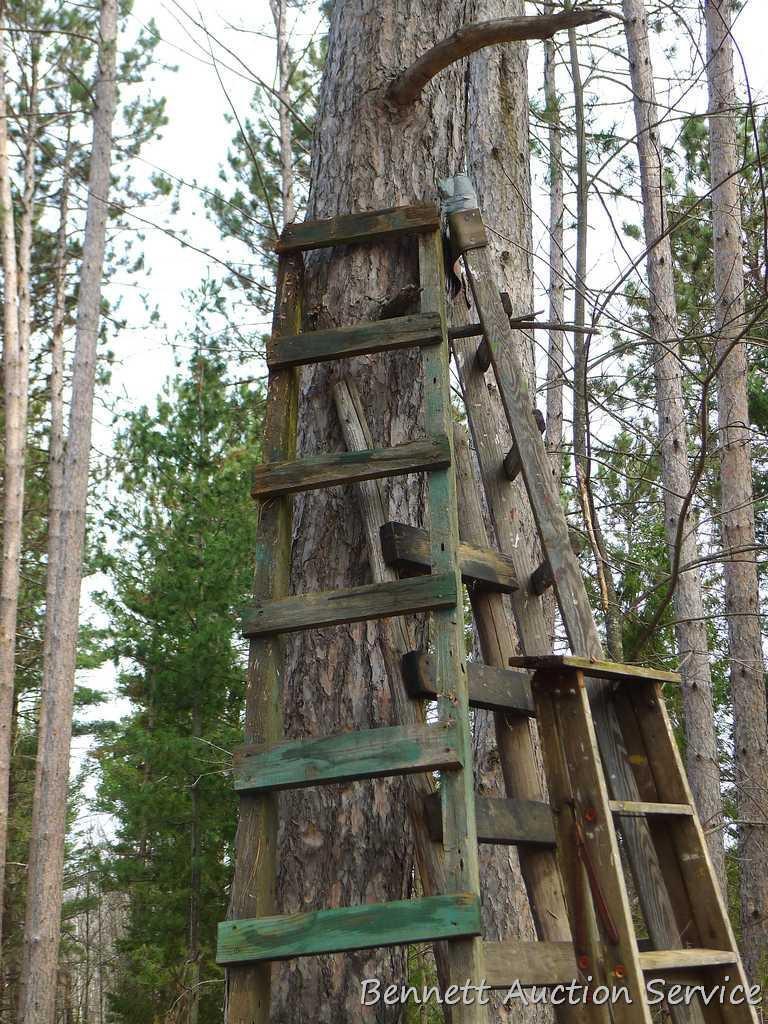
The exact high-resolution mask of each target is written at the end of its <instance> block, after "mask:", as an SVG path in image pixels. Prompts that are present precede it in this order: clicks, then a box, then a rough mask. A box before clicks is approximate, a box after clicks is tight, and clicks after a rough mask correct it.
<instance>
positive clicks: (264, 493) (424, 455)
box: [251, 436, 451, 501]
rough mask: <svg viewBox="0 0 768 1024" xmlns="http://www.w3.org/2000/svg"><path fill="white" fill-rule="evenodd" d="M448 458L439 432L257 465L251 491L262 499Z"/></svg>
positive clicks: (412, 469)
mask: <svg viewBox="0 0 768 1024" xmlns="http://www.w3.org/2000/svg"><path fill="white" fill-rule="evenodd" d="M450 461H451V450H450V445H449V443H448V438H446V437H439V436H438V437H430V438H425V439H424V440H422V441H407V442H406V443H405V444H399V445H396V446H395V447H394V448H369V449H367V450H365V451H361V452H332V453H331V454H329V455H309V456H307V457H306V458H304V459H295V460H293V461H292V462H278V463H272V464H270V463H264V464H262V465H260V466H256V467H255V469H254V471H253V485H252V488H251V494H252V495H253V497H254V498H258V499H260V500H262V501H263V500H265V499H266V498H275V497H280V496H282V495H285V494H296V493H298V492H299V491H313V490H317V489H318V488H320V487H340V486H345V485H346V484H352V483H359V482H360V481H361V480H377V479H380V478H381V477H385V476H403V475H404V474H406V473H419V472H423V471H425V470H432V469H440V468H442V467H444V466H448V465H450Z"/></svg>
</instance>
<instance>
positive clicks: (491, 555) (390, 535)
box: [381, 523, 518, 594]
mask: <svg viewBox="0 0 768 1024" xmlns="http://www.w3.org/2000/svg"><path fill="white" fill-rule="evenodd" d="M381 551H382V554H383V556H384V561H385V562H386V563H387V565H389V566H392V567H393V568H395V569H410V570H416V571H420V572H429V569H430V565H431V561H432V556H431V551H430V542H429V533H428V532H427V531H426V530H420V529H419V528H418V527H417V526H408V525H407V524H406V523H385V524H384V525H383V526H382V527H381ZM459 566H460V568H461V575H462V577H463V579H464V582H465V583H475V584H477V585H479V586H480V587H481V588H482V589H483V590H495V591H498V592H499V593H503V594H511V593H512V592H513V591H514V590H517V589H518V583H517V576H516V574H515V568H514V563H513V561H512V559H511V558H508V557H507V556H506V555H502V554H500V553H499V552H498V551H494V550H493V549H492V548H479V547H476V546H475V545H474V544H459Z"/></svg>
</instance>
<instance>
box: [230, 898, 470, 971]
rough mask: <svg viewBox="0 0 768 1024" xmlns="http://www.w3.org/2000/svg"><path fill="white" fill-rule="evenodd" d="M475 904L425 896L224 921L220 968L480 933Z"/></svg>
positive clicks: (462, 900) (458, 899)
mask: <svg viewBox="0 0 768 1024" xmlns="http://www.w3.org/2000/svg"><path fill="white" fill-rule="evenodd" d="M480 927H481V926H480V901H479V900H478V898H477V896H476V895H474V893H456V894H452V895H447V896H424V897H422V898H420V899H413V900H397V901H394V902H392V903H370V904H366V905H364V906H361V907H339V908H338V909H334V910H315V911H311V912H310V913H306V914H286V915H278V916H274V917H262V918H250V919H245V920H239V921H224V922H223V923H221V924H220V925H219V941H218V949H217V955H216V959H217V961H218V963H220V964H236V963H249V962H254V961H258V960H287V959H290V958H291V957H296V956H312V955H316V954H318V953H344V952H349V951H350V950H355V949H372V948H374V947H379V946H399V945H406V944H408V943H412V942H431V941H434V940H436V939H457V938H462V937H470V936H475V935H479V934H480Z"/></svg>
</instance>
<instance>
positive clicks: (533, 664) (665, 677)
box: [509, 654, 681, 683]
mask: <svg viewBox="0 0 768 1024" xmlns="http://www.w3.org/2000/svg"><path fill="white" fill-rule="evenodd" d="M509 664H510V665H514V666H517V667H519V668H525V669H528V670H529V671H530V672H538V671H539V670H541V671H544V672H547V671H553V670H557V669H559V668H562V669H570V670H577V671H579V672H583V673H584V675H585V676H590V677H591V678H593V679H613V680H616V681H617V682H631V681H632V680H635V681H637V682H657V683H680V681H681V680H680V675H679V674H678V673H677V672H665V671H663V670H662V669H658V668H645V667H643V666H642V665H621V664H619V663H618V662H616V661H592V660H591V659H590V658H578V657H575V656H574V655H571V654H544V655H539V656H538V657H530V658H529V657H514V658H510V659H509Z"/></svg>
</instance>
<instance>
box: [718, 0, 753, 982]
mask: <svg viewBox="0 0 768 1024" xmlns="http://www.w3.org/2000/svg"><path fill="white" fill-rule="evenodd" d="M704 11H705V19H706V28H707V82H708V85H709V159H710V168H711V176H712V233H713V253H714V263H715V312H716V319H717V329H718V336H717V343H716V345H715V359H716V361H717V365H718V371H717V418H718V429H719V440H720V500H721V515H722V519H721V531H722V538H723V548H724V550H725V602H726V614H727V616H728V637H729V643H730V662H731V674H730V679H731V696H732V700H733V746H734V754H735V766H736V778H735V788H736V793H737V798H738V808H739V819H740V820H741V821H742V822H743V824H741V825H740V830H739V835H740V843H739V855H740V869H741V942H742V950H743V953H744V961H745V966H746V969H747V972H748V974H750V975H751V976H752V977H753V978H754V979H755V980H758V979H759V978H760V976H761V973H762V969H764V967H765V962H764V958H765V956H766V949H768V828H767V827H766V800H767V799H768V725H767V724H766V697H765V675H764V672H765V666H764V663H763V653H762V647H761V639H760V602H759V592H758V583H757V562H756V555H755V514H754V503H753V502H754V498H753V493H752V458H751V450H750V435H749V411H748V407H747V352H746V346H745V345H744V342H743V340H741V339H742V334H743V331H744V328H745V317H744V267H743V260H742V252H741V205H740V199H739V180H738V168H739V165H740V159H739V146H738V140H737V131H736V117H737V111H738V109H739V108H738V103H737V98H736V88H735V84H734V74H733V42H732V38H731V7H730V4H729V3H728V0H706V3H705V7H704ZM749 822H757V825H756V827H752V826H751V825H750V824H748V823H749Z"/></svg>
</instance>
